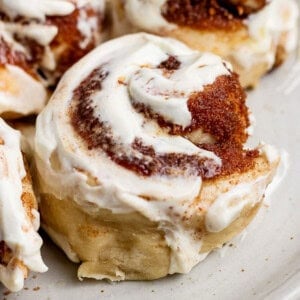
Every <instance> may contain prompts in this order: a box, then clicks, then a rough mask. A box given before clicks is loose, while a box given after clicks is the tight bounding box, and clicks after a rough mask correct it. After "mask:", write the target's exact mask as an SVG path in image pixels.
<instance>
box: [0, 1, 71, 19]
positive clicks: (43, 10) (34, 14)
mask: <svg viewBox="0 0 300 300" xmlns="http://www.w3.org/2000/svg"><path fill="white" fill-rule="evenodd" d="M74 9H75V5H74V4H73V3H72V2H71V1H70V0H30V1H24V0H13V1H12V0H0V10H1V11H2V12H5V13H6V14H7V15H8V16H10V17H11V18H14V17H17V16H24V17H27V18H33V19H39V20H41V21H45V18H46V16H65V15H69V14H70V13H72V12H73V11H74Z"/></svg>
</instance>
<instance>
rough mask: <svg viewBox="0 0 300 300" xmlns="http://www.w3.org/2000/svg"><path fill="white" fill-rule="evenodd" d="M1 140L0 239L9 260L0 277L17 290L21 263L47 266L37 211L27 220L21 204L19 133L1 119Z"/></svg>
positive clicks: (42, 269) (39, 267) (30, 266)
mask: <svg viewBox="0 0 300 300" xmlns="http://www.w3.org/2000/svg"><path fill="white" fill-rule="evenodd" d="M0 140H1V144H0V157H1V159H0V204H1V205H0V215H1V217H0V240H1V241H3V242H4V243H5V245H6V246H7V247H8V248H9V249H10V250H11V251H12V259H11V260H10V261H9V262H8V264H7V265H3V264H0V281H1V282H2V283H3V284H4V285H5V286H6V287H7V288H8V289H9V290H11V291H18V290H20V289H22V287H23V285H24V277H26V276H27V274H26V273H24V266H25V267H27V268H28V269H30V270H32V271H35V272H45V271H47V267H46V266H45V264H44V263H43V261H42V258H41V253H40V248H41V246H42V239H41V238H40V236H39V235H38V233H37V230H38V227H39V214H38V212H37V211H36V210H34V209H33V210H32V212H31V213H32V217H33V220H30V219H29V217H28V215H27V214H26V211H25V208H24V206H23V204H22V199H21V197H22V193H23V191H22V180H23V179H24V177H25V176H26V171H25V168H24V163H23V157H22V153H21V150H20V133H19V132H18V131H16V130H14V129H12V128H10V127H9V126H8V125H7V124H6V123H5V122H4V121H3V120H2V119H0ZM16 260H17V261H18V262H19V263H16ZM20 264H22V265H24V266H23V267H22V265H20Z"/></svg>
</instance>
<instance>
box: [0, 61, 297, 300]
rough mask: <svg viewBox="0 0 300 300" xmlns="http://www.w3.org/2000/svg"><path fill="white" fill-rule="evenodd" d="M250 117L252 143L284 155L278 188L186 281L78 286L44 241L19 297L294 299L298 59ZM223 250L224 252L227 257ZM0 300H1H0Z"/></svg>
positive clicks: (254, 98)
mask: <svg viewBox="0 0 300 300" xmlns="http://www.w3.org/2000/svg"><path fill="white" fill-rule="evenodd" d="M248 105H249V106H250V108H251V110H252V111H253V113H254V115H255V117H256V125H255V131H254V136H253V138H252V141H251V143H258V142H259V141H261V140H264V141H265V142H267V143H270V144H273V145H275V146H277V147H278V148H280V149H285V150H287V151H288V153H289V161H290V168H289V170H288V173H287V176H286V177H285V179H284V180H283V181H282V183H281V185H280V186H279V187H278V188H277V189H276V191H275V192H274V193H273V194H272V195H271V198H272V199H271V200H272V202H271V206H270V207H269V208H268V207H267V206H266V205H265V207H264V208H263V209H262V210H261V211H260V213H259V215H258V216H257V217H256V219H255V221H254V222H253V223H252V224H251V225H250V227H249V228H248V230H247V234H246V236H244V237H243V240H242V241H234V242H233V243H232V244H231V245H230V247H229V246H227V247H225V249H222V250H221V251H217V252H214V253H212V254H211V255H209V256H208V258H207V259H206V260H205V261H204V262H202V263H200V264H199V265H197V266H196V267H195V268H194V269H193V270H192V271H191V272H190V273H189V274H187V275H175V276H169V277H167V278H164V279H162V280H156V281H151V282H121V283H114V284H111V283H107V282H97V281H94V280H85V281H83V282H80V281H78V279H77V277H76V270H77V267H76V265H75V264H73V263H71V262H69V261H68V260H67V258H66V257H65V255H64V254H63V252H62V251H60V250H59V249H58V248H57V247H56V246H54V245H53V244H52V243H51V241H49V240H48V238H46V237H45V235H44V240H45V246H44V247H43V257H44V260H45V262H46V264H47V265H48V266H49V271H48V272H47V273H45V274H38V275H34V274H32V273H31V274H30V277H29V279H28V280H27V281H26V283H25V289H24V290H23V291H21V292H19V293H16V294H9V295H7V293H6V290H5V289H4V288H3V287H1V290H0V292H1V294H3V297H2V298H5V299H7V300H12V299H22V300H27V299H28V300H29V299H30V300H33V299H39V300H40V299H41V300H43V299H50V300H56V299H59V300H60V299H65V300H77V299H78V300H83V299H89V300H93V299H122V300H135V299H143V300H146V299H205V300H207V299H222V300H224V299H225V300H226V299H230V300H235V299H272V300H276V299H289V300H296V299H300V60H299V59H298V61H297V59H295V58H291V59H290V60H289V61H288V62H287V63H286V64H285V65H284V66H282V67H281V68H279V69H278V70H276V71H275V72H272V73H271V74H269V75H268V76H266V77H265V78H264V79H263V80H262V81H261V84H260V86H259V87H258V88H257V89H256V90H254V91H252V92H250V93H249V97H248ZM225 250H226V251H225ZM0 299H1V297H0Z"/></svg>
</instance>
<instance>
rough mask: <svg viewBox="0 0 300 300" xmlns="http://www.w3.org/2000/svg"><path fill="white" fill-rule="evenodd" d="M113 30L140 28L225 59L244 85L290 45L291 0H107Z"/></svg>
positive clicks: (293, 30) (293, 37)
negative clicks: (111, 16)
mask: <svg viewBox="0 0 300 300" xmlns="http://www.w3.org/2000/svg"><path fill="white" fill-rule="evenodd" d="M110 3H111V11H112V15H113V20H114V22H113V30H112V31H113V35H114V36H119V35H122V34H126V33H129V32H136V31H146V32H150V33H155V34H159V35H163V36H169V37H174V38H177V39H179V40H181V41H183V42H185V43H186V44H187V45H188V46H190V47H192V48H194V49H197V50H200V51H211V52H214V53H216V54H218V55H220V56H222V57H223V58H224V59H226V60H228V61H230V62H231V63H232V65H233V67H234V70H235V71H236V72H237V73H238V74H239V75H240V81H241V84H242V85H243V86H244V87H255V86H256V84H257V82H258V80H259V79H260V77H261V76H262V75H264V74H265V73H267V72H268V71H270V70H271V69H272V68H274V67H276V66H278V65H280V64H281V63H282V62H283V61H284V60H285V59H286V57H287V55H288V54H289V53H290V52H291V51H293V50H294V49H295V48H296V45H297V31H298V29H299V24H298V22H297V18H298V15H299V9H298V6H297V4H296V1H295V0H270V1H265V0H252V1H251V0H250V1H248V0H247V1H240V0H205V1H203V0H196V1H195V0H146V1H144V0H122V1H119V0H111V1H110Z"/></svg>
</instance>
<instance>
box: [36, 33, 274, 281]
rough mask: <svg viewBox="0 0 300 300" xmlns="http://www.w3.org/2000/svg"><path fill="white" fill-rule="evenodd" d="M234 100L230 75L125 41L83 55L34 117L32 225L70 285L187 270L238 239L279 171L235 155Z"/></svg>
mask: <svg viewBox="0 0 300 300" xmlns="http://www.w3.org/2000/svg"><path fill="white" fill-rule="evenodd" d="M248 126H249V119H248V109H247V107H246V105H245V93H244V91H243V89H242V88H241V86H240V84H239V82H238V78H237V75H236V74H234V73H233V72H232V70H231V66H230V65H229V64H228V63H226V62H225V61H223V60H222V59H221V58H219V57H218V56H215V55H213V54H209V53H205V54H200V53H199V52H197V51H194V50H191V49H190V48H188V47H186V46H185V45H184V44H182V43H180V42H178V41H176V40H173V39H168V38H161V37H157V36H152V35H147V34H134V35H129V36H125V37H122V38H119V39H115V40H112V41H109V42H107V43H105V44H103V45H101V46H100V47H98V48H96V49H95V50H93V51H92V52H91V53H89V54H88V55H87V56H85V57H84V58H83V59H82V60H80V61H79V62H78V63H77V64H75V65H74V66H73V67H72V68H71V69H69V70H68V71H67V72H66V73H65V75H64V76H63V78H62V80H61V81H60V83H59V85H58V87H57V89H56V91H55V92H54V94H53V96H52V98H51V100H50V101H49V103H48V104H47V106H46V108H45V109H44V110H43V111H42V113H41V114H40V115H39V116H38V119H37V130H36V137H35V163H36V167H37V174H38V181H39V182H38V185H39V192H40V196H41V203H40V211H41V216H42V224H43V228H44V229H45V230H46V232H47V233H48V234H49V235H50V236H51V238H52V239H53V240H54V241H55V243H57V244H58V245H59V246H60V247H61V248H62V249H63V250H64V252H65V253H66V255H67V256H68V257H69V258H70V259H71V260H72V261H74V262H80V263H81V264H80V267H79V270H78V276H79V278H83V277H91V278H96V279H104V278H108V279H110V280H125V279H134V280H140V279H155V278H159V277H163V276H166V275H167V274H173V273H187V272H189V271H190V270H191V268H192V267H193V266H195V265H196V264H197V263H198V262H199V261H201V260H202V259H204V258H205V257H206V255H207V254H208V253H209V252H210V251H211V250H212V249H214V248H216V247H221V246H222V245H223V243H225V242H227V241H228V240H230V239H231V238H232V237H233V236H235V235H236V234H238V233H239V232H240V231H242V230H243V229H244V228H245V227H246V226H247V224H248V223H249V222H250V221H251V219H252V218H253V217H254V216H255V214H256V212H257V211H258V209H259V207H260V205H261V203H262V200H263V196H264V192H265V190H266V187H267V186H268V184H269V183H270V182H271V180H272V178H273V175H274V172H275V171H276V168H277V164H278V162H279V156H278V155H277V153H276V150H274V149H273V148H271V147H270V146H264V147H261V148H257V149H252V150H244V143H245V142H246V140H247V136H248V134H247V128H248Z"/></svg>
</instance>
